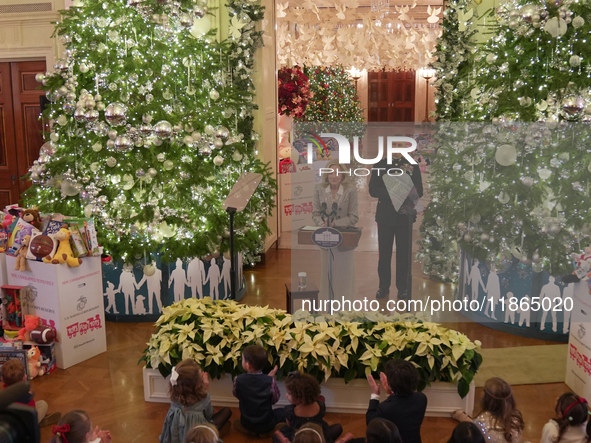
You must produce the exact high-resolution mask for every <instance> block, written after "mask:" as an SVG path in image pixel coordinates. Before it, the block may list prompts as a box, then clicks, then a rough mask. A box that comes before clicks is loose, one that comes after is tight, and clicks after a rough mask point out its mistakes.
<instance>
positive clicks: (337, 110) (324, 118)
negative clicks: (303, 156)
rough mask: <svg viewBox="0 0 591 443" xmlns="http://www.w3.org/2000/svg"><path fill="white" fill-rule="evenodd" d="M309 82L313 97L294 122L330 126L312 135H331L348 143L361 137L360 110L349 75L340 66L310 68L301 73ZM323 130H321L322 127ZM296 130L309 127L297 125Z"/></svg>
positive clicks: (361, 119) (359, 103)
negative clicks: (334, 134) (329, 133)
mask: <svg viewBox="0 0 591 443" xmlns="http://www.w3.org/2000/svg"><path fill="white" fill-rule="evenodd" d="M304 74H306V76H307V77H308V79H309V80H310V91H311V92H312V93H313V97H312V98H311V99H310V101H309V103H308V106H307V107H306V110H305V113H304V116H303V117H302V118H300V119H297V121H298V122H331V124H330V125H321V126H322V127H319V128H316V129H315V130H314V131H316V132H322V131H324V132H334V133H338V134H342V135H344V136H346V137H347V138H349V139H351V138H352V137H354V136H358V137H360V136H363V134H364V133H365V125H364V124H362V122H363V121H364V118H363V108H362V107H361V102H360V101H359V97H358V96H357V88H356V85H355V83H354V81H353V79H352V78H351V75H350V74H349V73H348V72H347V71H346V70H345V68H343V67H342V66H336V67H321V66H312V67H306V68H305V69H304ZM324 126H326V127H325V128H324V129H323V127H324ZM297 127H298V128H299V129H304V128H308V127H309V125H298V126H297Z"/></svg>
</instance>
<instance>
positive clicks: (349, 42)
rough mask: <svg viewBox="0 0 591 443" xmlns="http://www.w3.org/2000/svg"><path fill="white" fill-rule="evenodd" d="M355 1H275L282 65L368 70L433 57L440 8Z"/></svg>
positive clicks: (422, 63) (408, 66)
mask: <svg viewBox="0 0 591 443" xmlns="http://www.w3.org/2000/svg"><path fill="white" fill-rule="evenodd" d="M358 6H359V4H358V2H357V0H341V1H335V2H334V3H332V5H331V6H330V7H320V8H319V7H318V6H317V4H316V3H314V2H312V1H311V0H306V1H305V2H303V3H301V4H300V3H298V5H297V6H294V5H293V4H292V6H291V7H290V3H289V2H285V3H277V6H276V9H277V11H276V12H277V57H278V61H279V65H280V66H286V65H287V66H293V65H307V66H330V65H336V64H339V65H344V66H351V67H355V68H357V69H360V70H361V69H366V70H368V71H377V70H382V69H385V70H386V71H393V70H417V69H421V68H425V67H427V66H428V65H429V64H430V63H431V62H432V61H433V58H432V57H433V56H432V54H433V53H434V52H435V45H436V43H437V39H438V37H439V36H440V35H441V29H440V28H439V26H438V23H439V22H440V20H441V10H442V8H441V7H437V6H434V7H432V6H427V5H426V6H417V5H416V2H415V3H414V4H413V5H411V6H394V7H393V8H391V7H389V8H387V9H383V8H373V7H371V8H370V7H358Z"/></svg>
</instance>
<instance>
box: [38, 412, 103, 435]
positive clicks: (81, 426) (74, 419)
mask: <svg viewBox="0 0 591 443" xmlns="http://www.w3.org/2000/svg"><path fill="white" fill-rule="evenodd" d="M51 435H52V437H51V440H49V443H89V442H92V443H97V442H99V443H111V441H112V437H111V433H110V432H109V431H101V430H99V427H98V426H97V427H96V428H94V430H93V429H92V422H91V421H90V418H89V417H88V414H87V413H86V412H84V411H80V410H75V411H70V412H68V413H67V414H66V415H64V416H63V417H62V418H61V420H60V421H59V423H58V424H57V426H54V427H53V429H52V431H51Z"/></svg>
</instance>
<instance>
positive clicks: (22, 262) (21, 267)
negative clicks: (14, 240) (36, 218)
mask: <svg viewBox="0 0 591 443" xmlns="http://www.w3.org/2000/svg"><path fill="white" fill-rule="evenodd" d="M30 241H31V236H30V235H25V237H24V238H23V241H22V242H21V247H20V248H18V250H17V251H16V262H15V263H14V270H15V271H21V272H23V271H26V270H27V251H28V250H29V242H30Z"/></svg>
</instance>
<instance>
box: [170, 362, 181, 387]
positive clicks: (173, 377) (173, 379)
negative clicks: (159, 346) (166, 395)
mask: <svg viewBox="0 0 591 443" xmlns="http://www.w3.org/2000/svg"><path fill="white" fill-rule="evenodd" d="M178 378H179V373H178V372H176V366H173V367H172V373H171V374H170V384H171V385H172V386H176V380H177V379H178Z"/></svg>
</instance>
